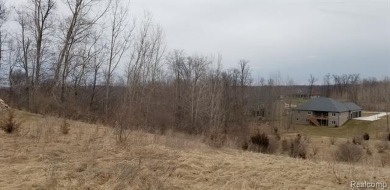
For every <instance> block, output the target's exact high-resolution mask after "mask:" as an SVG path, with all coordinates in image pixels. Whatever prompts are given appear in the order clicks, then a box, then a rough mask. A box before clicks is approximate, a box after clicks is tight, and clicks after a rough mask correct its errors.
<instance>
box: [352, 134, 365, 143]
mask: <svg viewBox="0 0 390 190" xmlns="http://www.w3.org/2000/svg"><path fill="white" fill-rule="evenodd" d="M352 143H353V144H355V145H361V144H362V143H363V137H361V136H356V137H354V138H353V139H352Z"/></svg>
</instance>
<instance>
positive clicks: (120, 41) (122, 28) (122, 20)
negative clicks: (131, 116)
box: [105, 0, 134, 114]
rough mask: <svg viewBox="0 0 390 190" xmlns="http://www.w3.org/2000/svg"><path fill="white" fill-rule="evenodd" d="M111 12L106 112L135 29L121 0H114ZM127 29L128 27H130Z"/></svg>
mask: <svg viewBox="0 0 390 190" xmlns="http://www.w3.org/2000/svg"><path fill="white" fill-rule="evenodd" d="M110 13H111V15H112V21H111V26H110V29H111V30H110V41H109V58H108V66H107V70H106V72H105V75H106V76H105V77H106V84H105V85H106V100H105V113H106V114H108V111H109V99H110V85H111V82H112V81H111V80H112V75H113V73H114V71H115V69H116V68H117V66H118V64H119V63H120V62H121V60H122V56H123V54H124V53H125V52H126V50H127V49H128V47H129V43H130V37H131V35H132V31H133V29H134V27H133V26H129V23H128V20H127V18H128V17H129V15H128V9H127V7H123V6H122V4H121V1H120V0H114V3H113V4H112V6H111V7H110ZM129 28H130V30H129V31H126V29H129Z"/></svg>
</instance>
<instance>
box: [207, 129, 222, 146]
mask: <svg viewBox="0 0 390 190" xmlns="http://www.w3.org/2000/svg"><path fill="white" fill-rule="evenodd" d="M225 142H226V133H225V132H224V131H223V130H217V129H214V130H211V131H210V132H209V134H208V135H207V136H206V143H207V144H208V145H210V146H211V147H214V148H221V147H222V146H223V145H224V144H225Z"/></svg>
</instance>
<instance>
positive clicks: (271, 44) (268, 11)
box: [14, 0, 390, 84]
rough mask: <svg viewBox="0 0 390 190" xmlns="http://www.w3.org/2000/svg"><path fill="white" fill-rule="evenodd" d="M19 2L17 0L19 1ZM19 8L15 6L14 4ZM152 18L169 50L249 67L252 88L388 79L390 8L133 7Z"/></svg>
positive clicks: (333, 4)
mask: <svg viewBox="0 0 390 190" xmlns="http://www.w3.org/2000/svg"><path fill="white" fill-rule="evenodd" d="M17 1H21V0H17ZM14 2H16V0H15V1H14ZM130 7H131V11H132V12H133V14H136V15H137V14H141V13H142V12H143V11H144V10H147V11H149V12H151V13H152V14H153V16H154V20H155V21H156V22H157V23H159V24H160V25H161V26H162V28H163V30H164V33H165V36H166V41H167V45H168V49H170V50H173V49H183V50H185V51H186V53H187V54H190V55H191V54H204V55H217V54H221V55H222V57H223V63H224V68H226V69H227V68H231V67H235V66H237V63H238V61H239V60H240V59H247V60H249V61H250V66H251V68H252V70H253V72H252V76H253V78H254V80H255V81H256V80H258V78H259V76H261V77H264V78H268V77H269V76H271V75H274V74H275V73H280V74H281V76H282V77H283V78H287V77H289V78H293V79H294V80H295V82H296V83H299V84H305V83H307V79H308V78H309V75H310V74H313V75H315V76H316V77H317V78H319V79H320V80H319V83H321V82H322V77H323V76H324V75H325V74H327V73H331V74H343V73H360V74H361V76H362V77H370V76H375V77H377V78H380V79H381V78H383V77H384V76H385V75H388V76H390V0H132V1H131V3H130Z"/></svg>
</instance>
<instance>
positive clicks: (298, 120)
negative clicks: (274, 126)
mask: <svg viewBox="0 0 390 190" xmlns="http://www.w3.org/2000/svg"><path fill="white" fill-rule="evenodd" d="M309 112H310V114H309ZM312 114H313V112H311V111H303V110H299V111H297V110H295V111H294V114H293V115H294V117H293V120H294V122H293V123H295V124H301V125H308V124H310V122H309V121H307V118H308V117H310V116H311V115H312Z"/></svg>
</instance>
